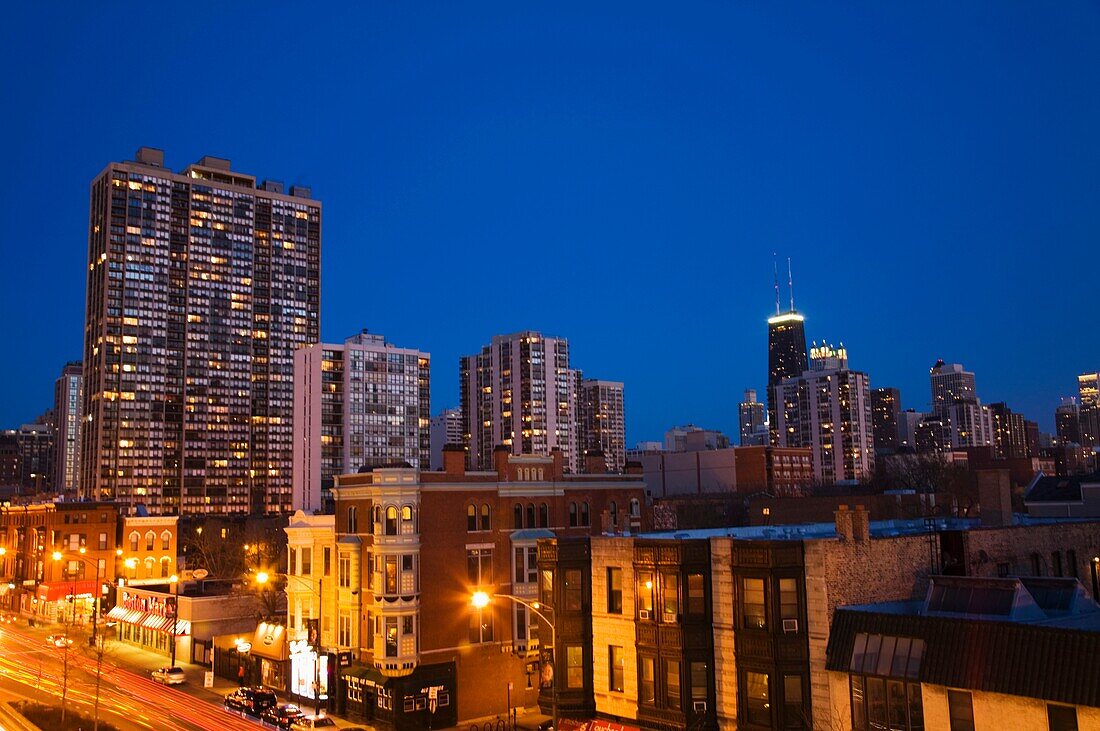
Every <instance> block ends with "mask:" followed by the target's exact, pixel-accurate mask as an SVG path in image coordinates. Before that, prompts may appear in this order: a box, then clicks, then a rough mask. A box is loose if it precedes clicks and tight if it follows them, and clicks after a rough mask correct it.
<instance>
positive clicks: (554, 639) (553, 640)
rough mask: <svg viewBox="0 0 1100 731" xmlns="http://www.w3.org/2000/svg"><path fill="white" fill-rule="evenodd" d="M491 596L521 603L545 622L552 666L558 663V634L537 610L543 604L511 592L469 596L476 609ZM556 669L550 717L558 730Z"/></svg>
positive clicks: (483, 605)
mask: <svg viewBox="0 0 1100 731" xmlns="http://www.w3.org/2000/svg"><path fill="white" fill-rule="evenodd" d="M492 597H499V598H501V599H507V600H509V601H511V602H515V603H516V604H522V605H523V606H525V607H527V608H528V609H529V610H531V611H532V612H534V613H535V614H536V615H537V616H538V618H539V619H541V620H542V621H543V622H546V625H547V626H548V627H550V646H551V647H552V648H553V651H554V666H556V665H557V664H558V654H557V653H558V634H557V629H556V628H555V627H554V623H553V622H551V621H550V620H549V619H547V617H546V615H545V614H543V613H542V612H541V611H539V610H540V609H545V608H546V607H545V605H543V604H542V603H540V602H537V601H534V602H532V601H528V600H526V599H524V598H522V597H518V596H514V595H512V594H493V595H491V596H490V595H489V594H487V593H486V592H484V591H475V592H474V594H473V596H472V597H471V598H470V604H472V605H473V606H474V608H476V609H484V608H485V607H487V606H489V602H490V601H491V599H492ZM557 670H558V669H557V667H554V672H553V674H552V675H551V680H550V682H551V685H550V718H551V719H552V722H553V724H554V731H558V672H557ZM511 712H512V709H510V708H509V709H508V713H509V714H511Z"/></svg>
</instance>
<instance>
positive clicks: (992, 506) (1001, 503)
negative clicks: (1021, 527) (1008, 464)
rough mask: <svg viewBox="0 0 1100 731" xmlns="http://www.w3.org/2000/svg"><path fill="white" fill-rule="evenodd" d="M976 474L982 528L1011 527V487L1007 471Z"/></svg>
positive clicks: (986, 471) (983, 471)
mask: <svg viewBox="0 0 1100 731" xmlns="http://www.w3.org/2000/svg"><path fill="white" fill-rule="evenodd" d="M977 474H978V505H980V506H981V510H982V526H984V527H987V528H993V527H1000V526H1006V525H1012V523H1013V519H1012V485H1011V483H1010V482H1009V477H1008V474H1009V473H1008V470H977Z"/></svg>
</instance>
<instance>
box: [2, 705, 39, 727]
mask: <svg viewBox="0 0 1100 731" xmlns="http://www.w3.org/2000/svg"><path fill="white" fill-rule="evenodd" d="M0 728H3V729H4V731H41V729H39V728H38V726H35V725H34V724H33V723H31V722H30V721H28V720H27V718H26V717H25V716H24V715H23V714H22V713H20V712H19V711H17V710H15V708H14V707H13V706H12V702H11V701H4V702H3V703H0Z"/></svg>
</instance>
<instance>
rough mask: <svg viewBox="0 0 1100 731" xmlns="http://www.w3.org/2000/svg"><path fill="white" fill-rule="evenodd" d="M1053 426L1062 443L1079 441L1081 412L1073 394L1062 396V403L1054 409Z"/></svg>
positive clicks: (1077, 442)
mask: <svg viewBox="0 0 1100 731" xmlns="http://www.w3.org/2000/svg"><path fill="white" fill-rule="evenodd" d="M1054 428H1055V430H1056V431H1057V433H1058V441H1059V442H1061V443H1062V444H1080V443H1081V414H1080V410H1079V409H1078V408H1077V399H1075V398H1074V397H1073V396H1064V397H1062V403H1061V404H1059V406H1058V408H1056V409H1055V410H1054Z"/></svg>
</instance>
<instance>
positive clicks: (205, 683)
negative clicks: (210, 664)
mask: <svg viewBox="0 0 1100 731" xmlns="http://www.w3.org/2000/svg"><path fill="white" fill-rule="evenodd" d="M202 687H204V688H213V687H214V671H213V670H207V671H206V672H205V673H203V674H202Z"/></svg>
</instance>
